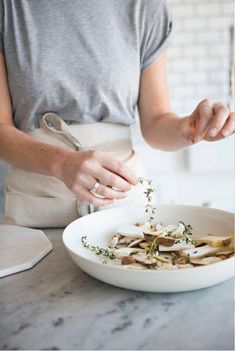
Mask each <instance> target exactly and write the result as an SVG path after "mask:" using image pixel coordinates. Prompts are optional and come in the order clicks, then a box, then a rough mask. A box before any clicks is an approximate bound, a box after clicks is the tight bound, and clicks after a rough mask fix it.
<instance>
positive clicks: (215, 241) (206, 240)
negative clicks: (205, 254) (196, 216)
mask: <svg viewBox="0 0 235 351" xmlns="http://www.w3.org/2000/svg"><path fill="white" fill-rule="evenodd" d="M231 239H232V238H231V237H224V236H214V235H207V236H203V237H202V238H199V239H197V240H196V245H197V246H198V245H200V244H207V245H210V246H212V247H221V246H229V245H230V244H231Z"/></svg>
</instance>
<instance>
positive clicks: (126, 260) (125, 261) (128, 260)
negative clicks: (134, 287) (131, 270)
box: [122, 255, 136, 265]
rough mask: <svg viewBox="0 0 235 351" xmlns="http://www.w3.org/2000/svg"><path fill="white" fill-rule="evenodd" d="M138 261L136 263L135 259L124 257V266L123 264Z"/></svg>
mask: <svg viewBox="0 0 235 351" xmlns="http://www.w3.org/2000/svg"><path fill="white" fill-rule="evenodd" d="M135 262H136V261H135V259H134V257H133V256H131V255H130V256H124V257H123V258H122V265H123V264H132V263H135Z"/></svg>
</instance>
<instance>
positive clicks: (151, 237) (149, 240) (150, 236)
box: [144, 233, 157, 243]
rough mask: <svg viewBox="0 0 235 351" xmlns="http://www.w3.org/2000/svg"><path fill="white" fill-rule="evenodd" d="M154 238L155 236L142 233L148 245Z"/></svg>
mask: <svg viewBox="0 0 235 351" xmlns="http://www.w3.org/2000/svg"><path fill="white" fill-rule="evenodd" d="M156 238H157V236H156V235H153V234H149V233H144V239H145V240H147V241H148V242H149V243H152V242H153V241H154V240H155V239H156Z"/></svg>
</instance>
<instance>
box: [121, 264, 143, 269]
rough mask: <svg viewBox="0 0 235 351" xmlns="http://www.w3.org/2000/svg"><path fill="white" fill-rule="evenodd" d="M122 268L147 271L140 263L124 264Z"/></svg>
mask: <svg viewBox="0 0 235 351" xmlns="http://www.w3.org/2000/svg"><path fill="white" fill-rule="evenodd" d="M120 267H122V268H127V269H140V270H143V269H146V267H145V266H144V265H142V264H140V263H131V264H123V265H121V266H120Z"/></svg>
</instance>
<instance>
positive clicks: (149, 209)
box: [139, 177, 156, 226]
mask: <svg viewBox="0 0 235 351" xmlns="http://www.w3.org/2000/svg"><path fill="white" fill-rule="evenodd" d="M139 182H140V184H141V185H143V186H145V191H144V194H145V196H146V199H147V203H146V205H145V213H147V215H148V223H149V224H150V226H151V224H152V221H153V219H154V214H155V212H156V208H155V207H154V206H153V204H152V195H153V192H154V191H155V189H154V188H153V186H152V182H153V181H152V180H151V179H147V178H143V177H140V178H139Z"/></svg>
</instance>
